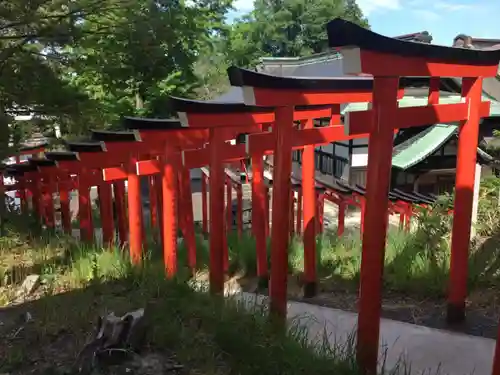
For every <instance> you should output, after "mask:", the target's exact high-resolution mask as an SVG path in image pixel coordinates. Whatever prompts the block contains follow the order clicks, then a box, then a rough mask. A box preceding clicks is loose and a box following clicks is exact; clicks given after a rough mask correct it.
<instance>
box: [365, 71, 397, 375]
mask: <svg viewBox="0 0 500 375" xmlns="http://www.w3.org/2000/svg"><path fill="white" fill-rule="evenodd" d="M398 87H399V79H398V78H397V77H395V78H393V77H389V78H385V77H384V78H379V77H376V78H375V80H374V87H373V105H372V110H373V122H374V129H375V130H374V131H372V133H371V137H370V139H369V143H368V167H367V192H366V198H367V199H366V200H367V202H366V209H365V212H364V223H363V226H364V228H365V230H364V232H363V245H362V263H361V272H360V275H361V278H360V297H359V317H358V358H359V360H360V362H361V363H366V364H370V371H372V370H374V369H373V368H372V365H373V364H374V363H377V360H378V340H379V330H380V325H379V321H380V308H381V306H380V304H381V293H382V273H383V265H384V249H385V238H386V233H387V220H386V219H385V216H386V212H387V209H388V201H387V195H388V193H389V182H390V175H391V160H392V147H393V137H394V133H393V130H392V129H391V128H389V127H386V126H384V124H387V123H390V122H391V121H392V119H393V118H395V117H396V110H397V108H398V102H397V94H398ZM381 214H382V215H383V217H381Z"/></svg>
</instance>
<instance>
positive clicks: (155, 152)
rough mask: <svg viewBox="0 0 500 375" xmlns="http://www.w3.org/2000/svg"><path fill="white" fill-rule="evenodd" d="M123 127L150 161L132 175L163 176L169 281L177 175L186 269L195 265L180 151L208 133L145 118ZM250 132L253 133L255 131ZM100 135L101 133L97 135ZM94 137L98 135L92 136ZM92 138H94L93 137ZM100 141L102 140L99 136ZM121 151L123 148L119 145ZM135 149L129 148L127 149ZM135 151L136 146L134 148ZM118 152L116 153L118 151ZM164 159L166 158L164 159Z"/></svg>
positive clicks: (111, 175) (121, 173) (230, 133)
mask: <svg viewBox="0 0 500 375" xmlns="http://www.w3.org/2000/svg"><path fill="white" fill-rule="evenodd" d="M123 120H124V121H123V122H124V125H125V127H127V128H129V129H135V130H134V131H135V132H136V133H137V134H139V136H140V139H141V141H142V142H141V143H139V144H142V145H144V146H141V147H142V148H144V149H145V150H147V152H148V154H149V157H145V159H150V160H142V161H141V160H138V159H137V160H135V162H134V164H133V166H132V164H131V165H130V168H131V169H133V171H134V172H133V173H135V174H136V175H137V176H140V175H154V174H162V176H163V178H162V180H163V187H162V191H163V199H162V201H163V220H162V222H163V246H164V255H165V265H166V271H167V274H168V275H169V276H170V277H171V276H173V275H175V274H176V272H177V253H176V249H177V237H176V236H177V231H176V229H177V225H176V221H177V214H176V210H175V202H176V201H177V183H176V182H175V181H176V180H177V176H176V172H177V171H179V172H180V179H179V183H180V184H181V186H182V194H181V195H182V199H181V205H182V207H183V209H184V211H185V213H186V214H187V215H188V216H190V218H189V217H186V218H185V219H184V220H183V223H182V224H183V225H182V227H183V229H185V232H184V234H185V236H186V238H187V242H188V258H189V265H190V267H191V268H192V269H194V267H195V265H196V243H195V237H194V221H193V219H192V203H191V193H190V192H191V187H190V176H189V170H187V169H186V168H182V165H181V151H182V150H183V149H185V148H188V149H189V148H197V147H202V146H203V145H204V144H205V143H206V142H207V141H208V140H209V131H208V130H207V129H185V128H183V127H182V126H181V123H180V122H179V120H175V119H172V120H168V119H144V118H142V119H141V118H130V117H127V118H124V119H123ZM249 130H253V131H256V130H258V129H257V128H255V127H254V128H252V129H249ZM99 133H100V134H101V135H102V134H103V132H99ZM94 134H97V133H96V132H94ZM236 135H237V132H236V131H235V130H234V129H226V131H225V132H223V133H222V134H221V137H222V139H231V138H235V137H236ZM94 137H95V136H94ZM99 137H101V136H99ZM121 147H125V145H124V144H122V146H121ZM130 147H132V148H134V147H133V146H132V145H128V149H130ZM135 148H137V146H135ZM117 151H118V150H117ZM161 155H164V156H163V159H162V160H157V159H156V158H155V157H156V156H161ZM165 155H166V156H165ZM165 166H166V168H167V169H168V176H165ZM103 172H104V179H105V180H119V179H122V178H124V177H125V176H126V175H127V173H128V175H129V174H130V173H129V172H127V171H126V170H125V169H124V168H123V167H111V168H105V169H104V171H103Z"/></svg>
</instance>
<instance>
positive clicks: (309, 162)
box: [302, 120, 317, 297]
mask: <svg viewBox="0 0 500 375" xmlns="http://www.w3.org/2000/svg"><path fill="white" fill-rule="evenodd" d="M312 128H314V122H313V120H308V121H307V122H306V123H305V124H304V129H312ZM314 148H315V147H314V145H309V146H305V147H304V151H303V152H302V194H303V195H304V271H305V272H304V290H303V292H304V296H305V297H313V296H315V295H316V292H317V275H316V232H317V228H316V220H315V217H316V204H317V203H316V198H317V197H316V188H315V167H314Z"/></svg>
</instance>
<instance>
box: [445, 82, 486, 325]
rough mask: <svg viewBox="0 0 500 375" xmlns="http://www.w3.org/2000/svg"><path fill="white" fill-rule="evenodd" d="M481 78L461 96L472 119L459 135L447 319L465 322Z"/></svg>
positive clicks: (464, 84) (468, 84) (465, 84)
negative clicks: (467, 105)
mask: <svg viewBox="0 0 500 375" xmlns="http://www.w3.org/2000/svg"><path fill="white" fill-rule="evenodd" d="M481 88H482V78H463V80H462V91H463V93H462V95H463V96H464V97H465V98H466V103H468V104H469V118H468V119H467V120H465V121H463V122H462V124H461V126H460V130H459V135H458V149H457V174H456V180H455V205H454V211H455V214H454V219H453V229H452V238H451V263H450V281H449V295H448V311H447V320H448V322H449V323H451V324H455V323H459V322H462V321H464V320H465V299H466V297H467V274H468V262H469V242H470V233H471V217H472V204H473V199H474V198H473V197H474V177H475V173H476V156H477V142H478V136H479V120H480V112H479V108H480V102H481V94H482V89H481Z"/></svg>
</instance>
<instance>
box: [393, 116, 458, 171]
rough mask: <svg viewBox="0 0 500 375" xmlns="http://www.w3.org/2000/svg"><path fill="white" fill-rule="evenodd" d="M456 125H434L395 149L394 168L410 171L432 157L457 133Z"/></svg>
mask: <svg viewBox="0 0 500 375" xmlns="http://www.w3.org/2000/svg"><path fill="white" fill-rule="evenodd" d="M456 129H457V127H456V126H455V125H446V124H437V125H433V126H431V127H429V128H427V129H425V130H424V131H422V132H420V133H418V134H417V135H416V136H414V137H412V138H410V139H407V140H406V141H404V142H403V143H400V144H399V145H397V146H396V147H394V151H393V153H392V166H393V167H396V168H399V169H403V170H404V169H408V168H410V167H412V166H414V165H415V164H418V163H419V162H421V161H422V160H424V159H425V158H427V157H428V156H429V155H432V154H433V153H434V152H435V151H436V150H437V149H439V148H440V147H441V146H442V145H443V144H444V143H446V141H447V140H448V139H450V138H451V136H452V135H453V134H454V133H455V131H456Z"/></svg>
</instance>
